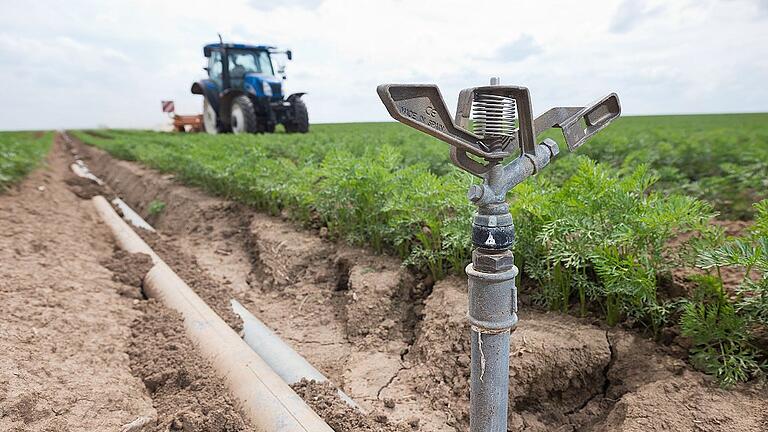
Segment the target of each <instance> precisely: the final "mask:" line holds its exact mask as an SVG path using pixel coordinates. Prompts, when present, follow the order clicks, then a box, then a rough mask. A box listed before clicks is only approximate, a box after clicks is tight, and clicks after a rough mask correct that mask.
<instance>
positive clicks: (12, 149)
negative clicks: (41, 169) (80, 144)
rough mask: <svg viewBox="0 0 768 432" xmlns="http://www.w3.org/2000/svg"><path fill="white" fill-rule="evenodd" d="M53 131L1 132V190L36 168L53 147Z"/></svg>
mask: <svg viewBox="0 0 768 432" xmlns="http://www.w3.org/2000/svg"><path fill="white" fill-rule="evenodd" d="M51 139H52V134H51V133H43V132H2V133H0V191H2V190H3V189H5V188H7V187H8V186H9V185H11V184H12V183H15V182H17V181H19V180H20V179H21V178H22V177H24V176H25V175H26V174H27V173H29V172H30V171H31V170H32V169H33V168H35V167H36V166H37V165H38V164H39V163H40V161H41V160H42V158H43V157H44V156H45V154H46V153H47V152H48V149H50V147H51Z"/></svg>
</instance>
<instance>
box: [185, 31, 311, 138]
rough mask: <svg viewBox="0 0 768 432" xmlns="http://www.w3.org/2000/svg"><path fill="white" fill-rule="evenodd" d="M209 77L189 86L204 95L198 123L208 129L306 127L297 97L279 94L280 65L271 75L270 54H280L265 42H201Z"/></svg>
mask: <svg viewBox="0 0 768 432" xmlns="http://www.w3.org/2000/svg"><path fill="white" fill-rule="evenodd" d="M203 54H204V55H205V57H206V58H207V59H208V62H207V65H206V67H205V68H204V69H205V71H206V72H207V73H208V78H207V79H203V80H201V81H198V82H196V83H194V84H193V85H192V93H194V94H200V95H202V96H203V98H204V100H203V123H204V126H205V130H206V131H207V132H209V133H218V132H234V133H244V132H274V130H275V126H276V125H277V124H278V123H281V124H283V125H284V126H285V129H286V131H287V132H289V133H290V132H307V131H308V130H309V119H308V115H307V109H306V106H305V105H304V102H303V101H302V100H301V96H302V95H304V93H295V94H292V95H290V96H288V97H287V98H286V97H285V95H284V94H283V83H282V81H283V79H284V78H285V76H284V67H283V66H280V67H279V68H278V71H277V72H278V73H279V74H280V75H282V77H279V76H277V75H276V74H275V66H274V64H273V61H272V56H273V55H283V54H284V55H285V56H286V57H287V58H288V60H291V59H292V57H293V55H292V53H291V51H290V50H286V51H278V50H277V49H276V48H275V47H271V46H266V45H245V44H232V43H215V44H209V45H206V46H205V47H203Z"/></svg>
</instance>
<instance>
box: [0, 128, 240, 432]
mask: <svg viewBox="0 0 768 432" xmlns="http://www.w3.org/2000/svg"><path fill="white" fill-rule="evenodd" d="M69 150H70V149H69V148H67V145H66V143H65V142H64V140H63V139H62V138H61V137H60V136H57V138H56V141H55V143H54V146H53V148H52V151H51V153H50V155H49V156H48V158H47V163H46V164H45V166H44V167H43V168H40V169H38V170H37V171H35V172H34V173H32V174H31V175H30V177H28V178H27V179H26V180H25V181H23V182H22V183H21V184H19V185H18V186H16V187H15V188H13V190H12V191H10V192H9V193H8V194H5V195H0V231H2V232H3V236H2V237H0V293H2V296H3V301H2V302H0V317H1V318H0V320H2V326H0V350H2V352H3V356H2V360H1V361H0V430H3V431H6V430H7V431H121V432H138V431H140V430H141V431H150V430H152V431H168V430H185V431H240V430H252V428H250V427H249V426H248V425H247V424H246V423H244V422H243V420H242V418H241V417H240V414H239V413H238V412H237V410H236V408H235V407H234V405H233V403H232V402H231V401H230V398H229V396H228V395H227V394H226V391H225V390H224V387H223V385H222V383H221V381H220V380H219V379H218V378H217V377H216V375H215V374H214V373H213V371H212V368H211V367H210V366H209V365H208V364H207V363H205V362H204V361H202V359H200V358H199V356H198V355H197V354H196V352H195V350H194V348H193V347H192V345H191V343H190V342H189V340H187V339H186V337H185V336H184V332H183V331H182V330H181V329H182V327H181V324H180V319H179V317H178V316H177V315H175V314H173V313H172V312H171V311H169V310H167V309H165V308H164V307H162V306H161V305H159V304H156V303H154V302H148V301H145V297H144V296H143V293H142V291H141V283H142V279H143V277H144V274H145V273H146V271H148V270H149V268H150V267H151V260H149V257H147V256H145V255H140V254H136V255H131V254H126V253H124V252H121V251H119V250H113V247H114V245H113V241H112V237H111V234H110V233H109V231H108V230H107V229H106V228H105V227H104V226H103V224H102V223H101V222H100V219H99V218H98V216H97V215H96V214H95V211H94V210H93V205H92V204H91V202H90V201H89V200H87V198H90V197H91V196H93V195H94V194H97V193H103V194H107V195H110V194H111V191H110V189H109V188H108V187H104V188H101V187H95V186H94V185H92V184H88V183H84V182H82V181H80V179H78V178H76V177H75V176H73V175H72V174H71V173H70V171H69V168H68V166H69V164H70V163H71V162H72V161H73V155H72V154H71V153H70V151H69Z"/></svg>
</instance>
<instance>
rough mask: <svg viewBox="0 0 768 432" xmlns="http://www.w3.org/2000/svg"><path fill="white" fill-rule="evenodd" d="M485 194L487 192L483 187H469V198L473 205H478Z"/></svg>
mask: <svg viewBox="0 0 768 432" xmlns="http://www.w3.org/2000/svg"><path fill="white" fill-rule="evenodd" d="M484 192H485V191H484V190H483V187H482V186H480V185H472V186H470V187H469V190H468V191H467V198H469V200H470V201H472V202H473V203H476V202H478V201H480V200H481V199H482V198H483V193H484Z"/></svg>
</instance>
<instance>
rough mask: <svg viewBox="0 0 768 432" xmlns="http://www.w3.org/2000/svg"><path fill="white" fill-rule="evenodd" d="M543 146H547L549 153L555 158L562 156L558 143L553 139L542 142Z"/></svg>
mask: <svg viewBox="0 0 768 432" xmlns="http://www.w3.org/2000/svg"><path fill="white" fill-rule="evenodd" d="M542 144H544V145H545V146H547V148H548V149H549V153H550V154H551V155H552V157H555V156H557V155H559V154H560V147H559V146H558V145H557V143H556V142H555V141H554V140H553V139H551V138H547V139H545V140H544V141H542Z"/></svg>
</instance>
